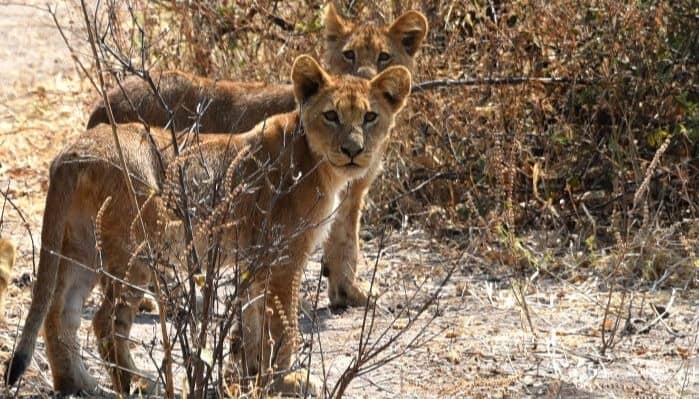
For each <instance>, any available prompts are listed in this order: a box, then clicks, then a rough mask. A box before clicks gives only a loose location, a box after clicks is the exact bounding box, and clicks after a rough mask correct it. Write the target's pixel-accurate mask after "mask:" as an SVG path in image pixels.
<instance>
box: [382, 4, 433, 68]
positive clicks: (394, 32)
mask: <svg viewBox="0 0 699 399" xmlns="http://www.w3.org/2000/svg"><path fill="white" fill-rule="evenodd" d="M388 33H389V34H390V35H391V36H392V37H393V38H394V39H395V40H397V41H399V42H400V43H401V45H403V48H404V49H405V52H406V53H408V55H409V56H411V57H412V56H413V55H415V53H417V51H418V50H419V49H420V46H422V42H423V41H424V40H425V37H426V36H427V18H425V16H424V15H422V14H421V13H420V12H418V11H408V12H406V13H405V14H403V15H401V16H400V17H398V19H397V20H395V21H394V22H393V24H392V25H391V27H390V28H388Z"/></svg>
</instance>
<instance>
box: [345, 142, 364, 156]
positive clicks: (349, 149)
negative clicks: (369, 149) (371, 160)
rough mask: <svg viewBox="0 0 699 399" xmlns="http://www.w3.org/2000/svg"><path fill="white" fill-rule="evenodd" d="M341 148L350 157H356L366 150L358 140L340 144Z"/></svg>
mask: <svg viewBox="0 0 699 399" xmlns="http://www.w3.org/2000/svg"><path fill="white" fill-rule="evenodd" d="M340 150H341V151H342V152H343V153H344V154H345V155H347V156H348V157H350V158H354V157H356V156H357V155H359V154H360V153H361V152H362V151H364V147H362V145H361V144H359V143H357V142H356V141H348V142H346V143H344V144H342V145H341V146H340Z"/></svg>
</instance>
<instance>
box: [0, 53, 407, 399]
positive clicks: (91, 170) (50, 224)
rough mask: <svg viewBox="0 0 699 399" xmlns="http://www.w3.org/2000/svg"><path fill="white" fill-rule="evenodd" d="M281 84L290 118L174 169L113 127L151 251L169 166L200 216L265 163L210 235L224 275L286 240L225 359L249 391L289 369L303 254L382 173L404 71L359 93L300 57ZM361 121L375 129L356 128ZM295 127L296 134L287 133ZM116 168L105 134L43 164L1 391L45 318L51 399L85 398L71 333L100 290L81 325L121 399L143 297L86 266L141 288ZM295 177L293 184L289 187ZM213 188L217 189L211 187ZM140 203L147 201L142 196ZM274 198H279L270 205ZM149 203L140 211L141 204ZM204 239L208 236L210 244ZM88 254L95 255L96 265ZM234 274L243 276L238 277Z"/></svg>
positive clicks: (94, 134) (22, 364)
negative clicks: (37, 247)
mask: <svg viewBox="0 0 699 399" xmlns="http://www.w3.org/2000/svg"><path fill="white" fill-rule="evenodd" d="M292 81H293V92H294V94H295V97H296V99H297V101H298V102H299V103H300V104H301V105H300V111H298V112H293V113H288V114H283V115H279V116H276V117H274V118H271V119H268V120H267V121H265V123H264V124H260V125H258V127H256V128H255V129H254V130H252V131H251V132H249V133H246V134H242V135H235V136H231V135H210V136H206V137H203V138H202V142H201V143H198V144H192V145H191V147H190V148H188V149H186V150H185V151H184V152H183V154H181V155H180V156H179V157H175V156H174V154H173V151H172V148H171V146H170V138H169V134H168V132H167V131H161V130H157V129H153V131H152V135H153V138H154V141H155V144H154V145H153V144H151V142H150V141H149V140H148V139H147V133H145V132H144V130H143V128H139V127H138V126H135V125H125V126H120V127H119V137H120V140H121V145H122V148H123V151H124V155H125V161H126V163H127V167H128V169H129V172H130V174H131V176H133V181H134V185H135V190H136V192H137V200H138V203H139V206H140V208H141V215H142V218H143V221H144V223H145V226H146V230H147V235H148V237H149V238H150V240H151V241H152V242H154V243H156V244H157V243H160V242H162V241H163V240H164V239H165V238H166V232H165V230H166V228H165V226H166V225H169V224H170V221H168V220H164V219H163V215H164V214H166V212H164V209H165V207H166V205H167V204H168V201H171V199H172V197H171V196H170V194H172V195H175V197H176V193H177V192H178V191H177V190H175V191H171V190H170V182H172V181H176V178H175V177H174V176H176V175H175V173H176V171H177V170H178V167H177V166H178V165H181V164H182V163H187V164H188V167H187V169H186V170H187V171H190V172H188V175H187V177H186V179H187V181H196V182H197V183H196V184H191V185H188V187H190V188H191V190H190V191H191V192H190V194H191V195H192V196H193V197H194V198H192V201H191V203H192V204H199V203H202V202H203V201H204V200H207V199H210V198H212V197H211V196H212V194H213V191H214V190H216V196H215V197H216V198H226V197H225V196H226V194H227V193H231V192H236V191H235V189H236V188H237V187H239V186H240V183H241V181H240V180H241V179H243V177H244V176H250V175H251V174H253V173H259V172H260V166H259V165H260V163H261V162H265V161H268V160H278V161H276V163H275V164H273V165H272V166H271V167H269V168H263V169H262V177H261V178H260V180H259V181H262V182H265V184H258V185H257V186H255V187H256V189H254V190H253V189H248V190H243V191H239V192H237V194H236V195H235V200H234V201H230V198H229V199H227V200H226V201H227V202H224V204H225V205H226V206H227V207H228V208H227V209H228V211H229V214H230V216H229V219H230V220H232V221H237V222H239V223H238V224H237V225H236V226H237V227H236V228H235V229H227V230H223V232H222V238H221V243H222V247H223V248H224V255H223V256H224V258H225V259H227V260H229V261H230V260H233V259H246V257H245V256H240V257H238V256H237V255H240V251H252V250H254V249H255V248H260V247H262V248H268V247H270V245H271V243H269V241H267V240H269V239H274V238H275V237H269V235H268V233H267V232H268V231H271V230H263V229H262V227H263V226H268V227H269V226H271V227H272V228H273V230H274V231H278V232H279V233H280V234H281V235H282V237H290V238H288V247H286V248H285V252H284V254H285V255H286V256H285V257H276V256H275V259H286V260H285V261H283V264H277V265H274V266H273V267H271V268H266V267H264V268H262V269H261V270H259V271H258V270H257V269H255V272H254V273H252V277H253V278H252V280H251V281H252V283H251V286H250V288H248V289H247V290H246V292H244V293H243V298H256V297H260V296H261V294H262V293H265V287H266V289H267V290H268V291H266V296H265V298H267V301H266V302H265V301H264V300H257V301H255V302H251V303H250V305H249V306H248V307H247V308H246V310H245V311H244V314H243V320H242V338H243V342H242V346H240V349H239V351H237V352H236V353H235V358H236V359H246V364H245V367H246V369H244V372H245V373H246V374H248V375H255V374H256V373H260V375H261V376H262V378H261V380H260V381H261V382H262V383H266V382H267V381H269V380H270V378H271V376H270V375H268V374H267V370H268V367H269V366H268V365H269V363H270V359H273V358H274V359H275V366H274V367H273V369H274V370H286V369H288V368H289V367H290V366H291V364H292V360H293V356H294V354H295V352H296V350H297V347H296V344H297V342H298V340H297V334H298V332H297V330H298V325H297V324H298V321H297V318H296V317H295V315H296V314H297V306H298V289H299V284H300V279H301V276H302V272H303V268H304V266H305V264H306V261H307V257H308V254H309V253H310V252H311V251H312V250H313V248H314V246H315V245H316V244H317V243H318V240H319V239H320V238H321V236H322V230H323V228H324V226H325V225H327V224H328V222H329V220H330V219H331V217H332V215H333V212H334V209H333V206H334V204H335V203H336V197H337V195H338V193H339V192H340V191H341V190H342V189H343V188H344V187H345V186H346V185H347V184H348V183H349V182H351V181H353V180H355V179H358V178H362V177H363V176H364V175H365V174H366V173H367V171H369V170H371V168H372V166H374V165H375V164H376V163H377V162H379V160H380V159H381V156H382V155H383V152H384V148H385V145H386V141H387V138H388V134H389V131H390V130H391V128H392V126H393V124H394V117H395V114H396V113H397V112H398V111H399V110H400V109H401V108H402V107H403V105H404V103H405V100H406V97H407V95H408V93H409V91H410V73H409V71H408V70H407V69H406V68H403V67H395V68H390V69H387V70H385V71H384V72H383V73H382V74H380V75H378V76H376V77H375V78H374V79H373V80H371V81H368V80H363V79H360V78H354V77H351V76H344V77H335V76H330V75H328V74H327V73H326V72H325V71H324V70H323V69H322V68H321V67H320V66H319V65H318V64H317V63H316V62H315V61H314V60H313V59H312V58H310V57H308V56H302V57H299V58H298V59H297V60H296V62H295V63H294V67H293V71H292ZM330 111H332V112H335V115H337V122H334V121H331V120H329V119H328V118H327V115H331V114H328V112H330ZM370 112H375V113H376V114H377V115H378V117H377V118H376V119H375V120H374V121H373V122H366V121H365V118H366V117H367V114H368V113H370ZM299 125H301V126H303V132H305V134H299V133H298V127H299ZM353 146H355V147H356V146H358V147H362V149H363V150H362V151H361V152H360V153H359V154H358V155H355V156H354V157H349V156H347V155H346V154H344V153H343V152H342V150H341V148H343V147H344V148H348V147H353ZM157 149H159V150H160V152H161V154H162V163H161V161H159V160H158V158H157V155H156V154H157V152H156V150H157ZM202 162H204V163H205V166H206V168H204V167H203V166H204V165H203V164H202ZM118 165H120V161H119V157H118V156H117V152H116V150H115V147H114V142H113V139H112V135H111V129H110V128H109V127H107V126H101V127H97V128H95V129H92V130H90V131H87V132H86V133H85V134H83V135H82V136H81V137H80V138H79V139H78V140H77V142H75V143H74V144H72V145H70V146H68V147H67V148H65V149H64V150H63V151H62V152H61V154H60V155H59V156H58V157H57V158H56V159H55V160H54V161H53V163H52V166H51V179H50V184H49V193H48V197H47V201H46V209H45V213H44V222H43V227H42V253H41V257H40V262H39V271H38V277H37V281H36V283H35V289H34V295H33V298H32V305H31V310H30V313H29V315H28V316H27V321H26V323H25V326H24V329H23V332H22V337H21V339H20V343H19V345H18V348H17V351H16V352H15V354H14V357H13V360H12V363H11V365H10V367H9V368H8V369H7V371H6V377H5V378H6V381H9V382H10V383H14V382H15V381H16V380H17V379H18V378H19V376H20V375H21V374H22V372H23V371H24V369H25V368H26V366H27V364H28V362H29V360H30V359H31V355H32V353H33V349H34V344H35V341H36V337H37V332H38V330H39V326H40V325H41V323H42V321H43V320H44V318H45V317H46V321H45V331H46V336H45V339H46V345H47V353H48V359H49V363H50V365H51V371H52V374H53V381H54V388H55V389H56V390H57V391H60V392H62V393H76V392H80V391H89V390H91V389H93V388H94V387H95V380H94V379H93V378H92V377H91V376H90V375H89V374H88V373H87V371H86V370H85V367H84V366H83V363H82V359H81V358H80V350H79V346H78V341H77V338H76V332H77V329H78V327H79V324H80V323H79V321H80V315H81V309H82V306H83V302H84V300H85V298H86V297H87V296H88V295H89V293H90V291H91V290H92V288H93V286H94V285H95V284H96V283H97V281H98V280H99V282H100V283H101V285H102V287H103V290H104V300H103V302H102V305H101V307H100V308H99V310H98V311H97V313H96V314H95V316H94V320H93V327H94V332H95V336H96V338H97V342H98V346H99V351H100V354H101V355H102V357H103V358H104V359H105V360H106V361H107V362H110V363H116V364H117V365H119V366H121V367H122V369H117V368H112V369H110V374H111V377H112V383H113V385H114V388H115V389H117V390H118V391H120V392H128V391H129V387H130V383H131V377H132V374H131V373H130V372H128V371H126V370H124V369H123V368H126V369H135V365H134V364H133V361H132V359H131V356H130V351H129V344H128V341H127V340H126V339H125V338H122V337H128V336H129V331H130V328H131V324H132V322H133V319H134V316H135V314H136V312H137V309H138V304H139V302H140V300H141V298H142V296H143V295H142V293H141V292H139V291H137V290H134V289H132V288H128V287H125V286H123V285H121V284H117V283H115V282H114V281H113V280H110V279H108V278H106V277H105V276H98V275H97V274H96V273H95V272H93V270H92V269H95V268H96V267H97V266H98V264H97V260H98V259H102V262H103V263H102V266H103V267H104V269H105V270H106V271H108V272H109V273H110V274H112V275H115V276H117V277H119V278H122V279H124V280H126V281H128V282H129V283H131V284H135V285H137V286H141V287H146V286H147V285H148V283H149V281H150V278H151V276H150V271H149V269H148V268H147V267H146V266H145V265H142V264H140V263H139V262H138V261H136V262H133V261H132V262H129V260H130V254H131V253H132V252H133V251H134V248H136V247H137V246H138V243H139V242H140V241H141V240H142V239H143V234H141V233H138V232H136V233H133V234H132V231H131V225H132V223H131V222H132V220H134V218H135V217H136V212H135V210H134V209H133V207H132V206H131V202H130V197H129V194H128V191H127V188H126V187H127V186H126V183H125V180H124V177H123V174H122V171H121V170H120V168H119V167H118ZM299 176H302V178H301V179H299V180H298V181H297V182H296V183H294V181H295V180H294V179H295V178H297V177H299ZM193 179H194V180H193ZM218 179H230V180H226V181H225V182H224V183H225V184H216V185H214V182H216V181H220V180H218ZM270 183H272V184H270ZM270 185H276V187H270ZM161 187H163V188H162V189H161ZM214 187H216V188H215V189H214ZM153 190H155V191H156V192H157V194H156V195H155V196H153V195H152V193H153ZM225 190H230V191H225ZM275 190H281V192H285V194H283V195H281V196H276V195H275ZM149 197H152V198H150V200H148V198H149ZM107 198H110V200H109V202H108V205H104V204H105V201H106V200H107ZM144 204H146V205H144ZM100 208H102V211H101V212H99V210H100ZM171 208H172V207H171ZM98 212H99V213H100V217H99V220H100V227H101V229H99V237H101V240H100V242H98V243H96V242H95V240H94V237H95V234H94V231H95V226H94V224H93V221H94V220H97V217H96V215H97V214H98ZM195 214H199V213H198V212H195ZM202 214H203V213H202ZM201 218H206V216H205V215H204V216H201V217H199V218H195V220H194V221H193V222H194V224H195V231H197V228H198V226H202V225H206V222H205V220H203V219H201ZM203 233H204V234H206V235H208V234H209V231H204V232H203ZM195 238H197V237H195ZM265 243H267V244H268V245H266V244H265ZM96 244H99V246H100V248H101V254H100V256H99V257H98V253H97V252H96V250H95V246H96ZM277 245H278V244H277ZM50 251H55V252H56V253H60V254H62V255H63V256H64V257H63V258H59V257H57V256H56V255H55V254H53V253H52V252H50ZM180 256H182V255H180ZM134 259H138V258H134ZM75 262H78V263H79V264H81V265H83V266H84V267H81V266H78V265H76V263H75ZM129 264H130V265H131V266H130V267H129V266H128V265H129ZM251 266H252V265H251ZM241 267H243V268H244V270H243V273H242V275H245V269H246V268H247V266H246V265H241ZM261 336H264V337H270V338H271V340H273V341H274V342H275V343H277V344H278V343H281V345H279V346H278V351H277V353H272V347H271V346H270V345H268V344H267V342H264V343H260V342H259V339H260V337H261ZM260 350H262V353H260ZM259 361H261V362H262V363H259ZM302 375H305V374H300V372H296V373H289V374H286V376H285V377H284V378H281V379H278V380H277V381H275V382H274V384H273V385H272V386H273V388H274V389H275V390H276V391H278V392H280V393H286V394H297V393H298V392H299V391H300V390H302V389H303V388H304V387H305V378H301V376H302ZM8 377H9V378H8ZM311 382H312V384H311V386H310V387H308V388H309V389H311V390H312V391H313V390H315V389H317V386H315V385H314V383H315V382H316V379H312V380H311Z"/></svg>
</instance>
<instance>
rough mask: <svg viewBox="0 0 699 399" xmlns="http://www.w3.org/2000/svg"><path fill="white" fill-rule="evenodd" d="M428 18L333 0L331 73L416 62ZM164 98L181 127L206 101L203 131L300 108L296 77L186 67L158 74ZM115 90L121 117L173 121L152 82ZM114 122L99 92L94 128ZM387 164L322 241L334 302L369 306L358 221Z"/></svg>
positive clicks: (363, 182) (371, 71)
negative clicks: (370, 11)
mask: <svg viewBox="0 0 699 399" xmlns="http://www.w3.org/2000/svg"><path fill="white" fill-rule="evenodd" d="M427 25H428V24H427V19H426V18H425V16H424V15H422V14H421V13H419V12H417V11H408V12H406V13H405V14H403V15H401V16H400V17H399V18H398V19H396V20H395V21H394V22H393V23H392V24H390V25H381V24H374V23H353V22H351V21H349V20H346V19H344V18H343V17H342V16H340V15H339V14H338V12H337V10H336V9H335V7H334V6H333V4H332V3H329V4H328V6H327V8H326V12H325V32H324V38H325V54H324V58H325V63H326V65H327V66H328V69H329V71H330V72H332V73H337V74H346V73H349V74H353V75H357V76H362V77H366V78H371V77H373V76H374V75H375V74H376V73H377V72H380V71H383V70H384V69H386V68H388V67H390V66H394V65H402V66H405V67H407V68H408V69H409V70H411V71H412V70H413V69H414V67H415V56H416V53H417V51H418V50H419V49H420V47H421V46H422V43H423V41H424V40H425V37H426V35H427V30H428V26H427ZM154 81H155V83H156V84H157V85H158V86H159V91H160V93H161V95H162V98H163V100H164V101H165V103H166V104H168V106H169V107H170V108H171V110H172V111H173V113H174V114H173V118H174V119H173V123H174V126H175V127H176V128H177V129H184V128H187V127H189V126H191V125H192V123H193V121H194V114H195V113H196V112H195V111H196V110H197V109H198V107H200V104H201V105H206V111H205V112H204V113H203V115H201V118H200V119H199V120H198V129H199V131H200V132H202V133H238V132H244V131H247V130H249V129H251V128H252V127H253V126H255V125H256V124H257V123H259V122H260V121H262V120H263V119H264V118H265V117H267V116H270V115H276V114H279V113H283V112H289V111H291V110H293V109H294V107H295V102H294V94H293V87H292V86H291V85H269V84H264V83H241V82H233V81H225V80H222V81H215V80H211V79H206V78H201V77H197V76H194V75H190V74H186V73H184V72H178V71H169V72H167V71H166V72H162V73H161V74H158V75H156V76H154ZM122 86H123V89H122V88H120V87H116V88H114V89H113V90H111V91H110V92H109V94H108V96H109V102H110V103H111V106H112V110H113V112H114V117H115V119H116V121H117V122H120V123H123V122H138V121H141V120H142V121H144V122H146V123H148V124H149V125H151V126H160V127H163V126H166V124H167V123H168V120H169V118H168V116H167V115H166V113H165V111H164V110H163V108H162V107H161V105H160V102H159V100H158V99H157V98H156V96H154V95H153V93H152V92H151V89H150V88H149V87H148V85H147V84H146V83H145V82H144V81H143V80H142V79H140V78H137V77H129V78H127V79H126V80H125V81H124V82H123V83H122ZM99 123H109V120H108V118H107V112H106V108H105V106H104V103H103V102H102V100H99V101H98V102H97V104H96V106H95V107H94V108H93V111H92V113H91V115H90V119H89V122H88V124H87V126H88V128H90V127H93V126H95V125H97V124H99ZM380 171H381V160H380V159H377V160H376V161H375V162H374V163H373V164H372V165H371V166H370V167H369V172H368V173H367V174H366V176H365V177H364V178H362V179H358V180H356V181H355V182H353V183H352V185H351V186H350V187H349V188H348V189H347V190H346V191H347V199H346V200H345V201H344V202H343V203H342V205H341V207H340V209H339V210H338V212H337V213H338V214H337V216H336V217H335V222H334V223H333V226H332V229H331V231H330V235H329V237H328V239H327V240H326V241H325V243H324V248H323V274H324V275H326V276H327V277H328V280H329V284H328V286H329V289H328V296H329V297H330V303H331V305H332V306H336V307H343V306H364V305H365V304H366V303H367V290H366V288H365V287H364V286H363V285H362V284H360V283H359V282H358V281H357V280H356V277H355V276H356V269H357V262H358V259H359V222H360V217H361V209H362V206H363V204H364V197H365V196H366V194H367V192H368V191H369V188H370V187H371V184H372V182H373V181H374V180H375V178H376V177H377V176H378V174H379V173H380Z"/></svg>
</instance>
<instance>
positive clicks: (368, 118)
mask: <svg viewBox="0 0 699 399" xmlns="http://www.w3.org/2000/svg"><path fill="white" fill-rule="evenodd" d="M378 116H379V114H377V113H376V112H367V113H366V114H364V123H365V124H367V123H371V122H373V121H375V120H376V118H377V117H378Z"/></svg>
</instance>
